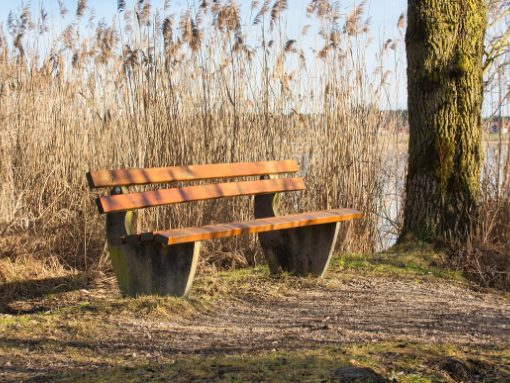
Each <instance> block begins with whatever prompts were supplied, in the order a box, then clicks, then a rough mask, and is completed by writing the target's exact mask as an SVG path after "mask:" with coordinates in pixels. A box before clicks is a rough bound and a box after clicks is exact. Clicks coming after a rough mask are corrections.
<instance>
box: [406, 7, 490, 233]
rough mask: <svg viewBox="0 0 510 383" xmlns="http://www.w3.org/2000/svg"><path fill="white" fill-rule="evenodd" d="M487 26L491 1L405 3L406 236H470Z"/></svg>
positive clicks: (479, 147)
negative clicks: (407, 149) (406, 97)
mask: <svg viewBox="0 0 510 383" xmlns="http://www.w3.org/2000/svg"><path fill="white" fill-rule="evenodd" d="M486 28H487V6H486V0H408V27H407V32H406V49H407V78H408V109H409V124H410V137H409V171H408V175H407V184H406V194H407V197H406V204H405V211H404V227H403V231H402V234H401V238H402V237H403V236H405V235H407V234H409V233H411V234H413V235H414V236H415V237H417V238H418V239H423V240H427V239H431V238H432V237H435V236H438V235H441V236H442V235H446V236H447V237H450V238H460V239H465V238H466V237H467V235H469V231H470V227H471V222H472V219H471V218H472V217H473V216H474V215H476V211H477V206H478V199H479V191H480V175H481V168H482V162H483V148H482V120H481V113H482V102H483V95H482V86H483V74H482V56H483V52H484V45H483V43H484V37H485V30H486Z"/></svg>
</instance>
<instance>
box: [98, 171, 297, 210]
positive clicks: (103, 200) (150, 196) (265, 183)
mask: <svg viewBox="0 0 510 383" xmlns="http://www.w3.org/2000/svg"><path fill="white" fill-rule="evenodd" d="M304 189H305V184H304V182H303V180H302V179H301V178H277V179H268V180H257V181H242V182H227V183H219V184H208V185H197V186H186V187H182V188H173V189H163V190H155V191H147V192H142V193H131V194H119V195H112V196H108V197H99V198H98V199H97V200H96V202H97V206H98V208H99V212H100V213H113V212H119V211H126V210H133V209H140V208H144V207H151V206H160V205H168V204H172V203H181V202H191V201H200V200H206V199H214V198H222V197H236V196H241V195H252V194H264V193H280V192H285V191H296V190H304Z"/></svg>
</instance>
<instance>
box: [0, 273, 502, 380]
mask: <svg viewBox="0 0 510 383" xmlns="http://www.w3.org/2000/svg"><path fill="white" fill-rule="evenodd" d="M197 279H198V280H197V283H196V287H194V292H193V294H192V297H191V301H192V302H195V303H194V304H195V305H197V304H198V305H199V306H200V305H201V304H202V303H200V302H202V301H204V299H205V300H206V301H210V302H212V308H209V309H200V308H199V309H198V310H196V309H192V310H190V307H188V306H189V304H188V303H186V302H182V301H171V302H166V301H165V302H166V303H165V302H164V303H163V304H161V302H160V303H158V302H156V303H154V301H151V300H150V299H151V298H148V300H147V301H143V300H141V301H140V300H128V301H125V300H122V299H119V298H118V297H116V296H118V290H117V288H116V286H115V285H114V282H113V283H112V282H110V284H109V285H108V286H99V287H97V286H96V287H94V286H91V287H90V288H89V289H88V290H80V291H75V292H73V293H67V294H68V295H69V294H74V295H72V299H70V297H69V296H68V297H67V298H68V299H69V300H68V303H67V304H66V305H67V306H68V308H66V309H60V310H53V311H51V312H48V311H46V312H39V313H34V314H30V315H28V316H27V315H24V316H16V315H14V316H13V315H5V314H3V315H2V317H1V318H0V323H1V327H0V332H3V335H2V338H3V339H2V340H1V341H0V367H1V368H0V380H2V379H3V380H4V381H23V379H26V378H29V377H34V376H35V377H37V376H41V375H42V376H44V375H45V374H48V373H50V374H51V373H55V372H59V371H60V372H61V371H72V370H76V369H78V370H79V369H90V368H95V369H104V368H111V367H116V366H122V365H130V363H131V364H133V363H137V364H139V363H149V364H150V363H154V362H155V363H158V364H162V363H167V362H168V360H172V359H178V358H180V357H185V356H186V355H200V356H201V357H207V356H210V355H227V354H231V355H232V354H236V353H257V352H279V351H281V350H305V349H306V350H317V349H321V348H324V347H328V346H336V345H345V344H354V343H356V344H358V343H359V344H376V343H380V342H388V341H392V342H400V343H402V344H404V346H402V347H405V344H406V343H409V342H422V343H426V344H451V345H455V346H456V347H462V346H469V348H473V349H474V348H476V349H487V350H489V349H491V348H494V347H495V346H496V347H503V349H504V348H505V347H507V346H508V345H510V300H509V298H508V295H506V294H501V293H495V292H491V291H485V292H477V291H473V289H472V288H471V287H470V286H469V285H468V284H467V283H460V282H454V281H446V280H443V279H438V278H434V277H432V276H430V277H428V276H422V277H420V278H418V279H417V278H414V277H405V278H403V277H399V276H391V277H389V276H383V277H381V276H374V275H364V276H360V275H355V274H350V275H346V274H344V273H329V274H328V277H327V278H326V279H325V280H323V281H316V280H310V279H305V280H303V279H299V278H293V277H286V278H283V279H278V278H276V279H275V278H274V277H270V276H268V275H267V272H255V273H251V274H250V273H249V272H244V274H243V275H238V276H235V277H231V276H229V275H228V273H225V274H221V275H220V276H214V275H213V276H210V277H204V278H200V277H199V278H197ZM204 297H206V298H204ZM60 298H62V299H63V298H64V297H63V296H62V297H60ZM60 298H59V297H56V298H54V300H55V299H56V300H57V301H58V299H60ZM71 300H72V301H73V302H74V303H72V304H71V303H69V302H70V301H71ZM80 302H82V303H80ZM83 302H87V303H86V304H84V303H83ZM112 302H113V303H112ZM197 302H198V303H197ZM168 305H170V309H171V311H172V310H174V309H173V308H172V307H173V306H172V305H178V306H179V305H181V306H183V307H184V308H183V309H182V307H181V309H182V313H181V314H179V312H180V311H179V310H181V309H179V308H177V309H176V310H174V313H173V314H170V315H167V314H166V313H165V310H167V309H168V307H169V306H168ZM187 305H188V306H187ZM161 313H163V314H164V315H160V314H161ZM505 345H506V346H505ZM50 354H51V358H50V359H48V356H49V355H50ZM50 380H51V379H50ZM39 381H44V380H39Z"/></svg>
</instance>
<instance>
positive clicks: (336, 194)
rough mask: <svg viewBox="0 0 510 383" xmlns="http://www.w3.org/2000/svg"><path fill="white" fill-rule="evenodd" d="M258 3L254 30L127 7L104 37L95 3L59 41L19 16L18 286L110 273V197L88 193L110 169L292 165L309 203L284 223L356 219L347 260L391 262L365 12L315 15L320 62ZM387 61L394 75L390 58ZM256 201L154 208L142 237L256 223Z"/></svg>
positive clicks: (284, 201)
mask: <svg viewBox="0 0 510 383" xmlns="http://www.w3.org/2000/svg"><path fill="white" fill-rule="evenodd" d="M255 3H256V2H255ZM255 3H254V8H253V10H252V18H251V19H249V20H241V18H240V7H239V5H238V4H237V3H236V2H234V1H223V2H221V3H220V2H214V3H211V4H208V3H207V2H204V3H203V5H201V6H200V7H197V8H196V9H195V8H193V9H189V10H186V11H184V12H183V13H181V14H180V15H168V14H166V11H165V10H161V9H153V8H152V7H151V4H150V2H149V1H139V2H137V6H136V9H134V10H128V9H127V8H125V6H124V5H123V4H124V3H123V2H119V13H118V15H117V17H116V18H115V20H114V21H113V23H112V24H111V25H109V24H106V23H105V22H104V20H103V21H99V22H97V23H95V20H94V19H93V16H92V12H91V11H90V10H89V9H88V6H87V1H85V0H81V1H80V2H79V7H78V11H77V13H76V20H75V21H74V22H73V23H71V24H69V25H67V26H62V27H60V29H59V28H58V27H55V29H51V28H50V27H49V26H50V25H58V24H59V23H58V20H54V23H51V22H50V20H48V17H47V16H46V18H42V16H37V15H31V14H30V10H29V8H28V7H27V6H24V7H22V8H21V9H20V10H19V12H17V13H13V14H12V16H11V17H10V18H9V21H8V23H7V30H8V33H9V34H10V35H11V39H10V41H8V40H7V38H6V36H5V34H4V32H2V35H1V36H2V38H1V40H0V41H1V43H0V135H1V145H0V169H1V171H0V185H1V186H0V233H1V238H2V239H1V241H5V242H6V245H5V246H1V249H2V250H1V254H0V258H1V262H2V265H3V266H2V271H1V272H2V278H3V280H4V281H13V280H23V279H27V278H40V277H45V276H46V274H45V273H46V272H48V273H49V274H51V275H61V274H62V273H65V272H69V271H74V270H77V269H78V270H84V269H92V270H96V269H102V268H104V267H105V265H107V264H108V263H107V253H106V251H105V239H104V217H101V216H99V215H98V214H97V211H96V208H95V206H94V198H95V197H97V195H99V194H102V193H103V192H102V191H99V192H90V191H89V190H88V188H87V185H86V179H85V173H86V172H87V171H89V170H100V169H115V168H132V167H153V166H172V165H187V164H205V163H221V162H244V161H258V160H273V159H285V158H294V159H296V160H297V161H298V163H299V165H300V168H301V169H302V170H301V174H300V175H301V176H303V177H304V178H305V182H306V184H307V186H308V190H307V191H306V192H303V193H294V194H293V195H287V196H284V197H283V198H281V200H280V205H281V206H280V210H281V211H282V212H284V213H287V214H288V213H292V212H296V211H313V210H317V209H327V208H337V207H353V208H357V209H359V210H362V211H364V212H367V214H366V216H365V218H364V219H363V220H362V221H360V222H356V223H352V224H348V225H345V226H344V230H343V232H342V233H341V237H342V238H343V239H344V240H343V241H339V250H341V251H350V252H353V251H358V252H366V251H372V250H374V249H376V248H378V247H380V236H379V232H378V230H379V229H378V228H379V220H380V218H379V216H377V215H376V214H374V213H376V212H377V211H378V209H379V205H380V204H381V203H382V201H383V199H384V177H381V176H380V175H381V174H382V173H381V167H382V166H383V162H382V161H381V158H380V152H379V150H378V147H377V138H376V137H377V131H378V129H379V122H380V120H381V118H382V116H383V115H384V113H382V112H380V108H381V107H383V106H384V104H385V102H386V100H385V96H384V94H385V93H388V92H389V88H390V86H389V85H386V83H385V80H387V78H388V74H384V73H368V72H367V69H366V65H365V63H366V61H367V60H372V58H367V57H366V56H365V55H366V47H367V45H368V44H369V43H370V42H369V30H368V22H367V19H366V15H365V14H364V9H363V4H361V5H360V6H358V7H356V8H355V9H353V10H352V11H351V12H350V13H349V14H348V17H346V18H341V17H340V16H341V12H340V9H339V8H338V7H336V6H335V7H330V6H328V4H327V2H326V1H315V2H313V4H311V5H310V7H309V8H308V10H307V12H308V15H309V17H310V18H311V19H313V20H314V21H313V23H314V25H315V26H316V27H317V35H316V39H317V41H318V43H317V46H316V47H315V48H316V51H317V52H316V54H313V55H308V54H305V53H304V51H303V49H305V47H304V46H303V44H304V43H303V41H304V34H306V33H308V32H307V30H308V28H303V29H304V30H303V32H302V33H303V35H301V36H295V39H290V38H287V37H286V36H285V33H286V31H285V23H286V18H285V12H286V9H287V8H288V4H287V2H286V1H283V0H282V1H277V2H275V3H274V4H269V2H267V1H266V2H265V3H264V4H260V5H259V6H257V5H256V4H255ZM62 12H64V13H65V10H62ZM86 16H89V17H90V20H89V21H90V22H89V23H88V24H87V26H86V27H85V26H84V25H85V24H84V20H85V17H86ZM37 18H39V20H38V21H37V20H36V19H37ZM80 20H81V22H80ZM383 49H385V51H383V52H381V56H380V57H381V60H383V57H384V55H385V54H387V52H388V51H389V50H391V49H390V47H389V44H386V46H385V47H384V48H383ZM381 62H382V61H381ZM290 194H292V193H290ZM251 201H252V200H251V199H250V198H238V199H230V200H228V201H225V200H223V201H220V202H216V201H213V202H200V203H190V204H184V205H179V206H172V207H167V208H161V209H146V211H141V212H140V213H139V215H138V219H137V221H136V225H137V229H138V230H139V231H141V230H144V229H149V228H150V229H161V228H170V227H186V226H196V225H203V224H207V223H214V222H223V221H232V220H246V219H249V218H251V217H252V202H251ZM206 248H207V249H208V250H209V251H208V252H207V254H209V255H210V256H211V257H212V263H213V264H216V265H217V267H229V266H232V265H234V266H245V265H247V264H250V265H254V264H256V263H257V262H260V260H261V252H260V249H259V248H258V245H257V243H256V239H255V237H254V236H250V237H238V238H230V239H225V240H222V241H215V242H213V243H209V244H207V246H206ZM207 254H206V256H207ZM225 254H230V256H228V257H225V256H224V255H225ZM229 258H230V260H231V261H228V259H229ZM225 259H227V261H225ZM45 270H48V271H45Z"/></svg>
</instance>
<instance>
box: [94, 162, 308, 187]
mask: <svg viewBox="0 0 510 383" xmlns="http://www.w3.org/2000/svg"><path fill="white" fill-rule="evenodd" d="M298 170H299V167H298V166H297V164H296V161H294V160H282V161H264V162H245V163H235V164H210V165H189V166H172V167H167V168H148V169H119V170H103V171H94V172H88V173H87V180H88V182H89V186H90V188H99V187H113V186H128V185H144V184H150V183H161V182H173V181H198V180H209V179H214V178H231V177H244V176H259V175H263V174H281V173H295V172H297V171H298Z"/></svg>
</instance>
